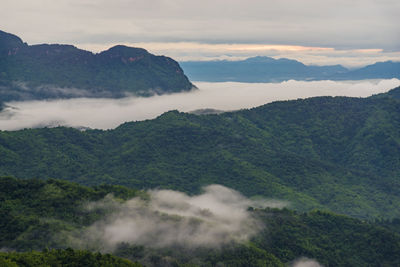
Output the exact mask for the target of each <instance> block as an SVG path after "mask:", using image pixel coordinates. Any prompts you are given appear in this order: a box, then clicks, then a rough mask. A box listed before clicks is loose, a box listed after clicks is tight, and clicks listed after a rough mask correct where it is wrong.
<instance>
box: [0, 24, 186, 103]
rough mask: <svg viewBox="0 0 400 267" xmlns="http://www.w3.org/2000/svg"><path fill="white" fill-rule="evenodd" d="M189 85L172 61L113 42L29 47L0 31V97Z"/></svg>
mask: <svg viewBox="0 0 400 267" xmlns="http://www.w3.org/2000/svg"><path fill="white" fill-rule="evenodd" d="M27 88H29V90H27ZM192 88H193V85H192V84H191V83H190V82H189V80H188V79H187V77H186V76H185V75H184V74H183V71H182V69H181V68H180V66H179V64H178V63H177V62H176V61H174V60H173V59H171V58H168V57H164V56H155V55H152V54H150V53H148V52H147V51H146V50H144V49H141V48H132V47H126V46H121V45H119V46H114V47H112V48H110V49H109V50H107V51H103V52H101V53H99V54H92V53H91V52H88V51H84V50H81V49H78V48H76V47H74V46H72V45H58V44H54V45H48V44H43V45H32V46H29V45H27V44H26V43H23V42H22V40H21V39H20V38H18V37H17V36H14V35H12V34H8V33H5V32H2V31H0V98H1V99H2V100H4V101H9V100H24V99H42V98H68V97H82V96H88V97H122V96H125V95H126V93H132V94H137V95H151V94H154V93H159V94H161V93H171V92H180V91H188V90H191V89H192Z"/></svg>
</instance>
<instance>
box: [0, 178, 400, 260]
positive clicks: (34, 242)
mask: <svg viewBox="0 0 400 267" xmlns="http://www.w3.org/2000/svg"><path fill="white" fill-rule="evenodd" d="M109 193H112V194H113V195H114V197H115V198H116V199H118V202H119V203H124V201H126V200H128V199H130V198H132V197H135V196H136V197H137V196H139V197H142V198H147V197H148V196H147V195H146V193H145V192H141V191H136V190H133V189H128V188H125V187H121V186H107V185H102V186H97V187H85V186H81V185H78V184H74V183H70V182H67V181H61V180H55V179H49V180H46V181H43V180H32V179H28V180H22V179H15V178H9V177H0V199H1V202H0V207H1V209H0V212H1V216H0V226H1V227H0V230H1V233H2V234H1V235H0V246H1V247H6V248H9V249H17V251H31V250H32V249H35V250H42V249H45V250H44V251H43V252H42V253H37V252H29V253H24V254H18V253H15V252H13V253H0V264H1V263H3V262H6V263H10V262H17V263H22V262H26V263H27V262H29V261H31V262H32V261H33V260H35V261H34V262H48V261H53V262H65V261H66V260H67V259H68V260H70V261H71V262H76V264H77V265H73V266H79V265H78V264H79V263H81V264H83V263H82V262H85V261H86V262H87V263H90V262H93V261H98V262H99V264H100V263H104V264H105V263H107V262H108V264H109V265H106V266H114V265H115V266H120V265H118V263H119V264H125V265H126V266H130V265H129V264H130V263H129V262H127V261H125V260H121V259H118V258H116V257H114V256H110V255H101V254H99V253H90V252H87V251H73V250H71V249H67V250H47V249H46V248H47V247H48V248H57V249H66V248H67V247H68V246H69V245H70V244H69V243H68V242H67V241H68V240H69V239H68V238H67V237H68V235H69V234H70V233H73V231H76V230H80V231H83V232H84V231H85V229H87V228H86V227H87V226H88V225H91V224H93V222H95V221H97V220H99V219H100V218H102V217H104V216H106V215H107V214H108V212H109V211H107V210H87V209H84V206H85V205H86V204H87V203H88V202H91V201H101V200H102V199H103V198H104V197H105V196H107V194H109ZM249 212H250V214H251V215H252V216H254V217H255V218H258V219H259V220H260V222H262V223H263V224H265V226H266V227H265V228H263V230H262V231H261V232H259V233H258V234H257V235H255V236H253V237H252V238H251V239H250V240H249V241H248V242H245V243H232V244H226V245H225V246H223V247H222V248H220V249H215V248H213V249H210V248H207V247H204V248H199V249H196V250H190V249H188V250H187V249H186V250H185V249H183V250H182V248H176V247H173V246H172V247H170V248H166V249H157V248H154V247H147V246H142V245H139V244H135V243H130V244H128V243H121V244H120V245H119V246H118V247H117V249H116V250H115V251H114V252H113V254H114V255H117V256H120V257H123V258H127V259H130V260H132V261H138V262H140V263H143V264H144V265H145V266H217V265H218V264H219V265H222V264H223V266H284V264H287V263H290V262H292V261H293V260H296V259H298V258H300V257H308V258H312V259H316V260H317V261H318V262H320V263H321V264H323V265H325V266H396V265H398V264H400V257H399V255H400V235H399V234H397V233H395V232H392V231H390V230H389V229H385V228H383V227H380V226H379V225H377V224H375V223H371V222H365V221H361V220H358V219H354V218H350V217H347V216H343V215H336V214H332V213H327V212H322V211H312V212H308V213H297V212H294V211H290V210H287V209H283V210H278V209H269V208H267V209H251V210H249ZM175 216H176V215H175ZM97 246H101V244H97ZM78 249H79V247H78ZM94 250H95V249H94ZM10 264H11V263H10ZM112 264H114V265H112ZM6 266H7V265H6ZM8 266H15V265H8ZM28 266H32V265H28ZM33 266H39V265H33ZM90 266H92V265H90Z"/></svg>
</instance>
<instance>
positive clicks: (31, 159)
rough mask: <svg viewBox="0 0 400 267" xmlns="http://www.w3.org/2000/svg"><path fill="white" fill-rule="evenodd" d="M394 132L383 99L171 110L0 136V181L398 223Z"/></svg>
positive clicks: (398, 138) (398, 119) (396, 119)
mask: <svg viewBox="0 0 400 267" xmlns="http://www.w3.org/2000/svg"><path fill="white" fill-rule="evenodd" d="M399 90H400V88H397V89H394V90H393V91H391V92H389V93H388V95H393V94H396V93H395V92H397V91H399ZM399 125H400V102H399V101H398V100H397V99H395V98H392V97H383V96H381V97H371V98H365V99H362V98H347V97H316V98H309V99H304V100H296V101H281V102H275V103H271V104H267V105H264V106H261V107H258V108H254V109H251V110H243V111H238V112H231V113H222V114H219V115H200V116H198V115H194V114H186V113H179V112H177V111H171V112H168V113H165V114H163V115H162V116H160V117H158V118H157V119H154V120H148V121H142V122H130V123H125V124H123V125H121V126H119V127H118V128H116V129H114V130H108V131H101V130H87V131H83V132H82V131H79V130H76V129H72V128H64V127H59V128H43V129H25V130H20V131H15V132H7V131H2V132H0V154H1V157H0V175H12V176H15V177H20V178H32V177H38V178H61V179H66V180H70V181H75V182H79V183H82V184H87V185H96V184H97V185H98V184H101V183H110V184H119V185H125V186H130V187H134V188H154V187H161V188H171V189H176V190H180V191H184V192H189V193H195V192H198V190H199V189H200V188H201V187H202V186H203V185H207V184H213V183H217V184H222V185H225V186H228V187H231V188H233V189H237V190H239V191H240V192H242V193H243V194H245V195H247V196H255V195H262V196H266V197H269V198H277V199H282V200H287V201H289V202H290V205H291V207H292V208H296V209H298V210H310V209H313V208H324V209H328V210H331V211H334V212H338V213H344V214H348V215H351V216H355V217H359V218H377V217H383V218H392V217H399V216H400V211H399V210H398V208H397V207H398V206H399V205H400V182H399V181H400V180H399V173H400V161H399V159H400V156H399V155H400V134H399V133H400V131H399Z"/></svg>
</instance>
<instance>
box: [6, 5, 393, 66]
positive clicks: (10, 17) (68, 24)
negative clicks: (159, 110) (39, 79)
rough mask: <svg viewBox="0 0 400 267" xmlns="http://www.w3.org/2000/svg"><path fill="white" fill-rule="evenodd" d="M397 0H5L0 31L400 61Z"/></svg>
mask: <svg viewBox="0 0 400 267" xmlns="http://www.w3.org/2000/svg"><path fill="white" fill-rule="evenodd" d="M399 13H400V1H398V0H324V1H321V0H246V1H244V0H242V1H239V0H202V1H198V0H196V1H194V0H193V1H192V0H143V1H139V0H113V1H109V0H57V1H54V0H35V1H32V0H2V1H1V3H0V18H1V20H0V23H1V25H0V29H2V30H4V31H7V32H11V33H14V34H17V35H18V36H20V37H21V38H22V39H23V40H24V41H26V42H28V43H29V44H35V43H44V42H46V43H70V44H75V45H77V46H78V47H81V48H85V49H88V50H92V51H99V50H103V49H106V48H108V47H110V46H111V45H113V44H118V43H123V44H129V45H135V46H139V45H140V46H142V47H144V48H146V49H148V50H149V51H150V52H153V53H157V54H166V55H168V56H172V57H174V58H175V59H178V60H188V59H201V60H204V59H215V58H227V59H239V58H245V57H248V56H253V55H268V56H274V57H283V56H284V57H291V58H295V59H300V60H302V61H304V62H305V63H312V64H326V63H327V64H335V63H342V64H344V65H347V66H352V65H353V66H356V65H362V64H368V63H371V62H375V61H381V60H389V59H392V60H400V26H399V24H400V19H399Z"/></svg>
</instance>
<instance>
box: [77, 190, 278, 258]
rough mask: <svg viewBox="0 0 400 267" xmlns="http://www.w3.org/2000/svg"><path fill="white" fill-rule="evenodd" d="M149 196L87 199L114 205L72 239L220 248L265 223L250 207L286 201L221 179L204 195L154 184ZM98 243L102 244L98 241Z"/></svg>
mask: <svg viewBox="0 0 400 267" xmlns="http://www.w3.org/2000/svg"><path fill="white" fill-rule="evenodd" d="M148 194H149V196H150V199H149V200H143V199H140V198H133V199H131V200H128V201H126V202H124V203H120V202H118V201H116V200H114V199H113V198H112V197H110V196H108V197H106V198H105V199H103V200H102V201H98V202H93V203H89V204H88V205H87V207H86V208H87V209H88V210H89V211H95V210H99V209H100V210H108V211H111V212H110V213H109V214H108V215H107V217H106V218H104V219H102V220H100V221H97V222H95V223H94V224H93V225H91V226H90V227H88V228H87V229H85V230H84V231H83V232H82V231H79V232H76V233H72V234H71V239H70V240H71V241H70V242H71V244H72V245H73V246H75V247H76V246H78V247H82V246H83V247H95V248H96V249H100V250H103V251H112V250H114V249H115V248H116V247H117V246H118V244H120V243H121V242H124V243H129V244H132V245H144V246H147V247H153V248H163V247H169V246H180V247H184V248H196V247H208V248H210V247H211V248H218V247H220V246H222V245H224V244H228V243H232V242H244V241H246V240H248V239H249V238H250V237H251V236H253V235H254V234H256V233H257V232H258V231H259V230H261V229H262V228H263V224H262V223H261V222H259V221H258V220H257V219H256V218H254V217H252V216H251V214H250V213H249V211H248V207H259V208H265V207H268V206H274V207H276V205H277V204H279V206H280V207H283V206H285V203H284V202H278V201H272V202H271V201H267V200H250V199H247V198H245V197H244V196H242V195H241V194H240V193H239V192H237V191H235V190H232V189H229V188H227V187H224V186H221V185H209V186H206V187H204V188H203V193H202V194H200V195H195V196H189V195H186V194H184V193H181V192H177V191H172V190H150V191H148ZM99 246H100V247H99Z"/></svg>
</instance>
